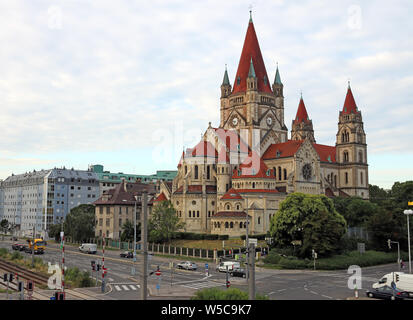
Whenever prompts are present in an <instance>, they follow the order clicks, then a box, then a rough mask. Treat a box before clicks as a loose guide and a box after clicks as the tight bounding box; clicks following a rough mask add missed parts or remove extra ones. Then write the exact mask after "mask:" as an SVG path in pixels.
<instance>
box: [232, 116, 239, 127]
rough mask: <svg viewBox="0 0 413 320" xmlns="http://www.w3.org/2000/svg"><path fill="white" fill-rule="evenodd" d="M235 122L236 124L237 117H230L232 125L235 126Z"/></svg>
mask: <svg viewBox="0 0 413 320" xmlns="http://www.w3.org/2000/svg"><path fill="white" fill-rule="evenodd" d="M237 124H238V118H237V117H235V118H233V119H232V125H233V126H236V125H237Z"/></svg>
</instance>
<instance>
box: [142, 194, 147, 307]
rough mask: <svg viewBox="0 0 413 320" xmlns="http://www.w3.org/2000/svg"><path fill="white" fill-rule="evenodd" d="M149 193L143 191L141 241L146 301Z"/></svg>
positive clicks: (143, 291)
mask: <svg viewBox="0 0 413 320" xmlns="http://www.w3.org/2000/svg"><path fill="white" fill-rule="evenodd" d="M147 204H148V191H146V190H144V191H143V203H142V209H143V210H142V217H141V221H142V222H141V239H142V247H143V248H142V252H143V265H142V269H143V270H142V275H141V277H142V283H141V299H142V300H146V299H147V296H148V293H147V292H148V245H147V241H148V230H147V229H148V226H147V218H148V217H147V214H148V212H147V210H148V205H147Z"/></svg>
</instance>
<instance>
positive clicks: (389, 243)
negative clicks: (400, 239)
mask: <svg viewBox="0 0 413 320" xmlns="http://www.w3.org/2000/svg"><path fill="white" fill-rule="evenodd" d="M387 245H388V246H389V249H391V240H390V239H388V240H387Z"/></svg>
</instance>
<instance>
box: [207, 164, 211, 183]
mask: <svg viewBox="0 0 413 320" xmlns="http://www.w3.org/2000/svg"><path fill="white" fill-rule="evenodd" d="M210 175H211V170H210V168H209V166H207V179H208V180H209V179H210Z"/></svg>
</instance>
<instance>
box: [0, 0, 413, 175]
mask: <svg viewBox="0 0 413 320" xmlns="http://www.w3.org/2000/svg"><path fill="white" fill-rule="evenodd" d="M249 4H250V3H249V2H246V1H245V2H235V1H228V2H222V1H203V2H202V3H198V2H188V1H170V2H167V3H165V2H164V1H151V2H143V3H142V2H139V3H133V2H130V1H118V2H117V3H116V4H114V3H113V2H111V1H103V0H101V1H92V0H90V1H78V0H73V1H66V2H59V3H58V2H53V1H44V2H41V3H40V4H39V3H37V4H36V5H35V4H34V3H33V4H32V3H27V2H22V1H13V2H4V3H2V4H0V21H1V24H2V26H3V28H0V40H1V41H2V43H7V46H3V47H2V50H1V51H0V60H1V62H2V64H1V65H2V66H1V71H2V72H1V74H2V77H1V78H0V107H1V112H2V116H1V117H0V126H1V127H2V129H3V138H2V139H0V154H3V155H4V154H7V153H9V154H13V157H16V158H19V157H21V158H26V159H27V158H28V159H30V158H32V159H36V158H37V157H38V156H39V155H42V156H45V157H47V155H50V154H60V155H61V157H59V158H63V159H67V161H68V162H71V163H75V162H76V159H75V157H76V156H75V155H76V154H79V153H84V154H91V153H93V152H102V157H103V158H102V159H101V162H104V161H105V159H111V160H107V161H111V162H113V158H114V157H116V154H117V153H119V152H120V151H121V150H130V149H134V150H149V151H148V152H149V154H150V155H148V157H147V158H148V159H143V158H142V159H140V160H139V161H141V162H142V166H145V168H150V167H151V165H152V164H151V162H153V154H156V150H157V149H159V148H160V147H162V146H164V145H166V144H167V143H168V142H169V141H172V143H173V145H174V146H173V147H172V148H171V150H172V153H171V156H169V158H170V159H169V160H168V161H169V162H167V161H164V162H163V164H162V166H165V167H169V168H175V167H176V162H177V161H178V160H179V159H176V158H179V150H182V147H183V145H182V144H185V145H186V146H187V147H190V146H191V144H194V143H196V140H197V139H198V138H199V136H200V134H201V132H204V131H205V129H206V128H207V126H208V122H209V121H211V122H212V125H213V126H214V125H215V126H218V124H219V105H220V102H219V95H220V88H219V86H220V84H221V81H222V77H223V72H224V66H225V64H227V65H228V71H229V76H230V80H231V82H232V81H234V77H235V73H236V69H237V66H238V61H239V57H240V54H241V49H242V44H243V41H244V37H245V32H246V29H247V23H248V19H249V13H248V10H249V8H248V7H249ZM218 8H219V9H218ZM411 9H412V4H410V3H407V2H405V1H396V2H392V3H391V4H390V3H388V2H385V1H374V2H373V3H361V4H359V5H358V4H356V5H355V4H354V3H353V2H352V1H340V2H333V3H331V2H326V1H322V0H319V1H303V2H300V3H297V2H290V1H273V2H270V3H268V1H255V3H253V9H252V10H253V20H254V25H255V28H256V31H257V35H258V39H259V42H260V46H261V50H262V53H263V57H264V61H265V63H266V67H267V72H268V76H269V77H270V79H273V78H274V74H275V62H276V61H278V62H279V67H280V72H281V79H282V81H283V83H284V93H285V108H286V109H285V122H286V124H287V126H289V127H290V125H291V120H292V119H293V118H294V116H295V113H296V111H297V106H298V101H299V95H300V91H303V95H304V99H305V103H306V106H307V110H308V112H309V116H310V118H311V119H312V120H313V123H314V130H315V136H316V139H317V142H319V143H325V144H330V145H334V143H335V134H336V131H337V122H338V112H339V110H340V109H341V108H342V105H343V102H344V98H345V93H346V89H347V81H348V79H350V80H351V86H352V89H353V93H354V95H355V98H356V102H357V104H358V106H359V108H360V109H361V111H362V114H363V120H364V123H365V129H366V133H367V140H368V144H369V152H372V153H375V154H378V155H380V154H382V153H388V152H395V153H411V151H410V150H409V149H408V148H406V146H408V145H409V144H410V141H411V140H412V137H413V134H412V133H411V131H410V130H409V126H408V121H407V120H408V119H411V118H412V116H413V114H412V111H411V110H412V109H411V108H409V106H410V105H411V101H412V98H413V97H412V95H413V94H412V93H411V86H412V84H413V75H412V72H411V70H413V66H412V63H413V62H412V61H413V59H412V56H413V44H412V43H411V42H410V41H407V40H406V39H409V32H408V30H411V29H412V27H413V26H412V24H413V22H412V20H411V19H410V16H409V11H411ZM177 128H182V129H179V130H181V131H180V133H177V130H178V129H177ZM165 132H167V133H168V134H166V135H165V134H164V133H165ZM162 134H163V136H162ZM158 135H161V137H159V136H158ZM177 150H178V151H177ZM23 153H24V155H23ZM105 153H106V154H107V158H106V156H103V154H105ZM27 155H29V157H27ZM54 158H56V157H54ZM119 162H122V163H124V162H125V161H124V159H122V160H121V161H119ZM76 163H77V162H76ZM168 163H169V164H168ZM67 166H71V165H70V163H68V164H67ZM85 166H86V164H85ZM132 166H135V163H134V164H131V168H132ZM151 168H152V169H148V170H152V172H153V171H155V170H156V169H160V168H159V165H152V167H151ZM123 170H124V171H126V170H127V168H126V169H123ZM147 173H150V172H147Z"/></svg>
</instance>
